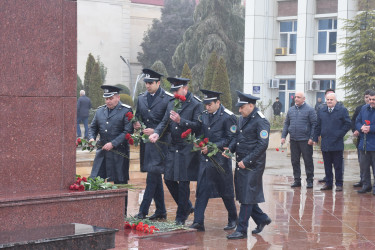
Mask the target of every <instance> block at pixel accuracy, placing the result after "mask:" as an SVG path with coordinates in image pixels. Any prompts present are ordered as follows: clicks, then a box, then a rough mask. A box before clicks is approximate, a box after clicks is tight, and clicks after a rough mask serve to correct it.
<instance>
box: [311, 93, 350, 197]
mask: <svg viewBox="0 0 375 250" xmlns="http://www.w3.org/2000/svg"><path fill="white" fill-rule="evenodd" d="M326 102H327V108H321V109H319V110H318V118H317V125H316V127H315V133H314V143H317V142H318V137H319V136H321V138H322V144H321V149H322V154H323V160H324V170H325V174H326V183H325V185H324V186H323V187H322V188H321V189H320V190H332V187H333V174H332V166H333V167H334V169H335V179H336V182H335V184H336V192H337V191H342V187H343V171H342V162H343V151H344V136H345V135H346V133H347V132H348V131H349V129H350V125H351V124H350V117H349V113H348V110H347V109H346V108H345V107H344V106H343V105H337V99H336V94H335V93H330V94H327V95H326Z"/></svg>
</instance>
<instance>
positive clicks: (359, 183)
mask: <svg viewBox="0 0 375 250" xmlns="http://www.w3.org/2000/svg"><path fill="white" fill-rule="evenodd" d="M353 187H355V188H359V187H362V182H360V181H359V182H356V183H354V184H353Z"/></svg>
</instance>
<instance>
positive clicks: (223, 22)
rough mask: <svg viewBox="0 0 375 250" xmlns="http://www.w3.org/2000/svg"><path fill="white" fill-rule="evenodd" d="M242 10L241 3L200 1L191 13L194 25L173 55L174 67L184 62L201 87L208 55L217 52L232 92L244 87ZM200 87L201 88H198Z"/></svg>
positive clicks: (180, 65)
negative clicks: (225, 68)
mask: <svg viewBox="0 0 375 250" xmlns="http://www.w3.org/2000/svg"><path fill="white" fill-rule="evenodd" d="M244 35H245V18H244V8H243V6H241V1H240V0H201V1H199V4H198V5H197V7H196V9H195V12H194V24H193V25H192V26H191V27H189V28H188V29H187V30H186V32H185V33H184V37H183V41H182V42H181V43H180V44H179V45H178V46H177V48H176V51H175V53H174V55H173V58H172V60H173V65H174V67H176V68H181V67H182V66H183V64H184V63H185V62H187V63H188V64H189V65H190V66H191V67H192V68H191V72H192V76H193V80H194V81H196V82H200V84H202V82H201V81H202V79H203V77H204V72H205V67H206V65H207V61H208V60H209V57H210V54H211V53H212V52H213V51H216V53H217V55H218V56H219V57H223V58H224V59H225V61H226V63H227V66H228V76H229V79H230V82H231V92H232V95H233V96H236V94H235V90H242V88H243V70H244V69H243V68H244V64H243V63H244ZM199 87H201V86H199Z"/></svg>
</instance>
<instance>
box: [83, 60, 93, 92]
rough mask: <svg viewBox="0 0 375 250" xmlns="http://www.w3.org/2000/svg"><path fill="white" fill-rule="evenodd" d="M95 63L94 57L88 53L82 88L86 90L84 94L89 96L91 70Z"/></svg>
mask: <svg viewBox="0 0 375 250" xmlns="http://www.w3.org/2000/svg"><path fill="white" fill-rule="evenodd" d="M95 64H96V62H95V58H94V57H93V55H92V54H91V53H90V54H89V55H88V57H87V61H86V72H85V78H84V80H83V85H84V88H85V91H86V96H90V87H91V74H92V70H93V68H94V66H95Z"/></svg>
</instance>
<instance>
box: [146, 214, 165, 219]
mask: <svg viewBox="0 0 375 250" xmlns="http://www.w3.org/2000/svg"><path fill="white" fill-rule="evenodd" d="M148 219H149V220H165V219H167V214H153V215H151V216H150V217H149V218H148Z"/></svg>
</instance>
